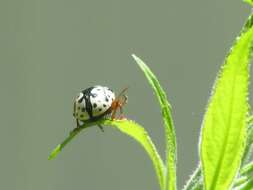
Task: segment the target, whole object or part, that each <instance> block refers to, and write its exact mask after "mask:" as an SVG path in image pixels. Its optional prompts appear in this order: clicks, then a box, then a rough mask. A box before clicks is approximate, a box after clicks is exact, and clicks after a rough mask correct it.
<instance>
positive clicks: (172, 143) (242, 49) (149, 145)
mask: <svg viewBox="0 0 253 190" xmlns="http://www.w3.org/2000/svg"><path fill="white" fill-rule="evenodd" d="M246 1H247V2H248V3H250V4H253V3H252V1H251V0H246ZM252 25H253V14H252V15H250V17H249V18H248V20H247V22H246V24H245V25H244V27H243V29H242V31H241V33H240V35H239V37H238V38H237V39H236V41H235V43H234V45H233V47H232V48H231V50H230V52H229V53H228V55H227V57H226V59H225V62H224V64H223V65H222V67H221V69H220V71H219V73H218V76H217V79H216V82H215V84H214V87H213V91H212V94H211V97H210V100H209V102H208V106H207V109H206V113H205V115H204V119H203V124H202V130H201V136H200V164H199V166H198V167H197V169H196V170H195V172H194V173H193V175H192V176H191V178H190V179H189V181H188V182H187V183H186V185H185V187H184V190H200V189H205V190H228V189H239V190H249V189H253V162H251V160H250V152H251V149H252V144H253V116H249V115H248V114H249V103H248V92H249V89H248V88H249V87H248V86H249V65H250V63H249V59H250V55H251V53H252V40H253V27H252ZM133 58H134V59H135V61H136V63H137V64H138V65H139V67H140V68H141V69H142V71H143V72H144V74H145V76H146V78H147V79H148V82H149V83H150V85H151V87H152V89H153V90H154V92H155V95H156V97H157V99H158V102H159V104H160V107H161V112H162V116H163V121H164V130H165V138H166V161H165V162H163V161H162V159H161V157H160V155H159V154H158V151H157V150H156V147H155V145H154V143H153V142H152V140H151V138H150V137H149V135H148V133H147V131H146V130H145V129H144V128H143V127H141V126H140V125H139V124H137V123H136V122H134V121H131V120H114V121H111V120H109V119H102V120H100V121H97V122H90V123H88V124H85V125H83V126H81V127H80V128H77V129H75V130H73V131H71V132H70V134H69V137H68V138H66V140H65V141H64V142H63V143H61V144H60V145H58V146H57V147H56V148H55V149H54V150H53V151H52V153H51V154H50V156H49V159H53V158H54V157H55V156H56V155H57V154H58V153H59V152H60V151H61V150H62V149H63V148H64V147H65V145H66V144H68V143H69V142H70V141H71V140H72V139H73V138H74V137H75V136H76V135H77V134H78V133H79V132H81V131H82V130H84V129H86V128H88V127H91V126H94V125H106V126H112V127H114V128H116V129H118V130H120V131H121V132H123V133H125V134H127V135H129V136H131V137H133V138H134V139H135V140H136V141H137V142H139V143H140V144H141V145H142V146H143V148H144V149H145V151H146V152H147V153H148V155H149V157H150V159H151V160H152V163H153V165H154V168H155V171H156V175H157V178H158V182H159V185H160V189H161V190H176V189H177V187H176V177H177V176H176V158H177V149H176V135H175V130H174V125H173V119H172V113H171V106H170V104H169V102H168V99H167V96H166V94H165V92H164V90H163V88H162V87H161V85H160V84H159V82H158V80H157V78H156V76H155V75H154V74H153V73H152V71H151V70H150V69H149V68H148V66H147V65H146V64H145V63H144V62H143V61H142V60H141V59H140V58H138V57H137V56H135V55H133Z"/></svg>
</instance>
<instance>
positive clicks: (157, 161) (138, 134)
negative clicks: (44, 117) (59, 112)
mask: <svg viewBox="0 0 253 190" xmlns="http://www.w3.org/2000/svg"><path fill="white" fill-rule="evenodd" d="M94 125H106V126H112V127H113V128H116V129H118V130H119V131H121V132H122V133H125V134H127V135H129V136H131V137H132V138H134V139H135V140H136V141H137V142H139V143H140V144H141V145H142V147H143V148H144V149H145V151H146V152H147V153H148V155H149V157H150V159H151V160H152V162H153V165H154V168H155V171H156V175H157V177H158V181H159V185H160V187H161V189H164V185H165V182H164V170H165V168H164V164H163V162H162V159H161V158H160V156H159V154H158V152H157V150H156V147H155V145H154V144H153V142H152V140H151V138H150V137H149V135H148V133H147V131H146V130H145V129H144V128H143V127H141V126H140V125H139V124H137V123H135V122H133V121H130V120H113V121H112V120H101V121H98V122H93V123H88V124H85V125H83V126H82V127H80V128H76V129H74V130H73V131H72V132H70V134H69V137H67V138H66V139H65V140H64V141H63V143H61V144H59V145H58V146H57V147H56V148H55V149H54V150H53V151H52V153H51V154H50V156H49V159H50V160H51V159H53V158H55V157H56V156H57V154H58V153H59V152H60V151H61V150H62V149H63V148H64V147H65V146H66V145H67V144H68V143H69V142H70V141H71V140H72V139H73V138H74V137H75V136H76V135H77V134H78V133H80V132H81V131H82V130H83V129H86V128H88V127H91V126H94Z"/></svg>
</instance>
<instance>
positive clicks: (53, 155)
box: [47, 145, 61, 160]
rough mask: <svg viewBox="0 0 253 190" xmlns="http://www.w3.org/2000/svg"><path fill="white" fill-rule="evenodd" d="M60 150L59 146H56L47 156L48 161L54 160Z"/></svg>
mask: <svg viewBox="0 0 253 190" xmlns="http://www.w3.org/2000/svg"><path fill="white" fill-rule="evenodd" d="M60 150H61V145H58V146H57V147H56V148H55V149H54V150H53V151H52V152H51V154H50V155H49V156H48V158H47V159H48V160H52V159H54V158H55V157H56V156H57V154H58V153H59V152H60Z"/></svg>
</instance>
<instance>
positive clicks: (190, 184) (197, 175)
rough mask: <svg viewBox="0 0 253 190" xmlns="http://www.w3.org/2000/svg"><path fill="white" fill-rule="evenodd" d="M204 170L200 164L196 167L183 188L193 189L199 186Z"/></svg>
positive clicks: (185, 189)
mask: <svg viewBox="0 0 253 190" xmlns="http://www.w3.org/2000/svg"><path fill="white" fill-rule="evenodd" d="M201 178H202V172H201V167H200V165H199V166H198V167H197V168H196V169H195V171H194V172H193V174H192V175H191V176H190V179H189V180H188V181H187V183H186V185H185V186H184V188H183V190H192V189H195V188H194V187H195V186H197V184H199V183H200V182H201Z"/></svg>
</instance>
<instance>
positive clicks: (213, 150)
mask: <svg viewBox="0 0 253 190" xmlns="http://www.w3.org/2000/svg"><path fill="white" fill-rule="evenodd" d="M252 39H253V29H252V28H249V29H248V28H247V30H245V32H243V33H242V34H241V36H240V38H238V40H237V41H236V43H235V45H234V47H233V48H232V50H231V52H230V54H229V55H228V57H227V59H226V61H225V64H224V65H223V67H222V69H221V72H220V75H219V76H218V79H217V81H216V85H215V88H214V90H213V93H212V96H211V98H210V101H209V105H208V108H207V111H206V114H205V116H204V120H203V126H202V134H201V147H200V148H201V161H202V167H203V175H204V185H205V189H206V190H221V189H222V190H226V189H229V188H230V187H231V185H232V181H233V179H234V177H235V176H236V173H237V171H238V169H239V167H240V162H241V157H242V155H243V152H244V147H245V139H246V127H247V113H248V102H247V101H248V83H249V57H250V48H251V43H252Z"/></svg>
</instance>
